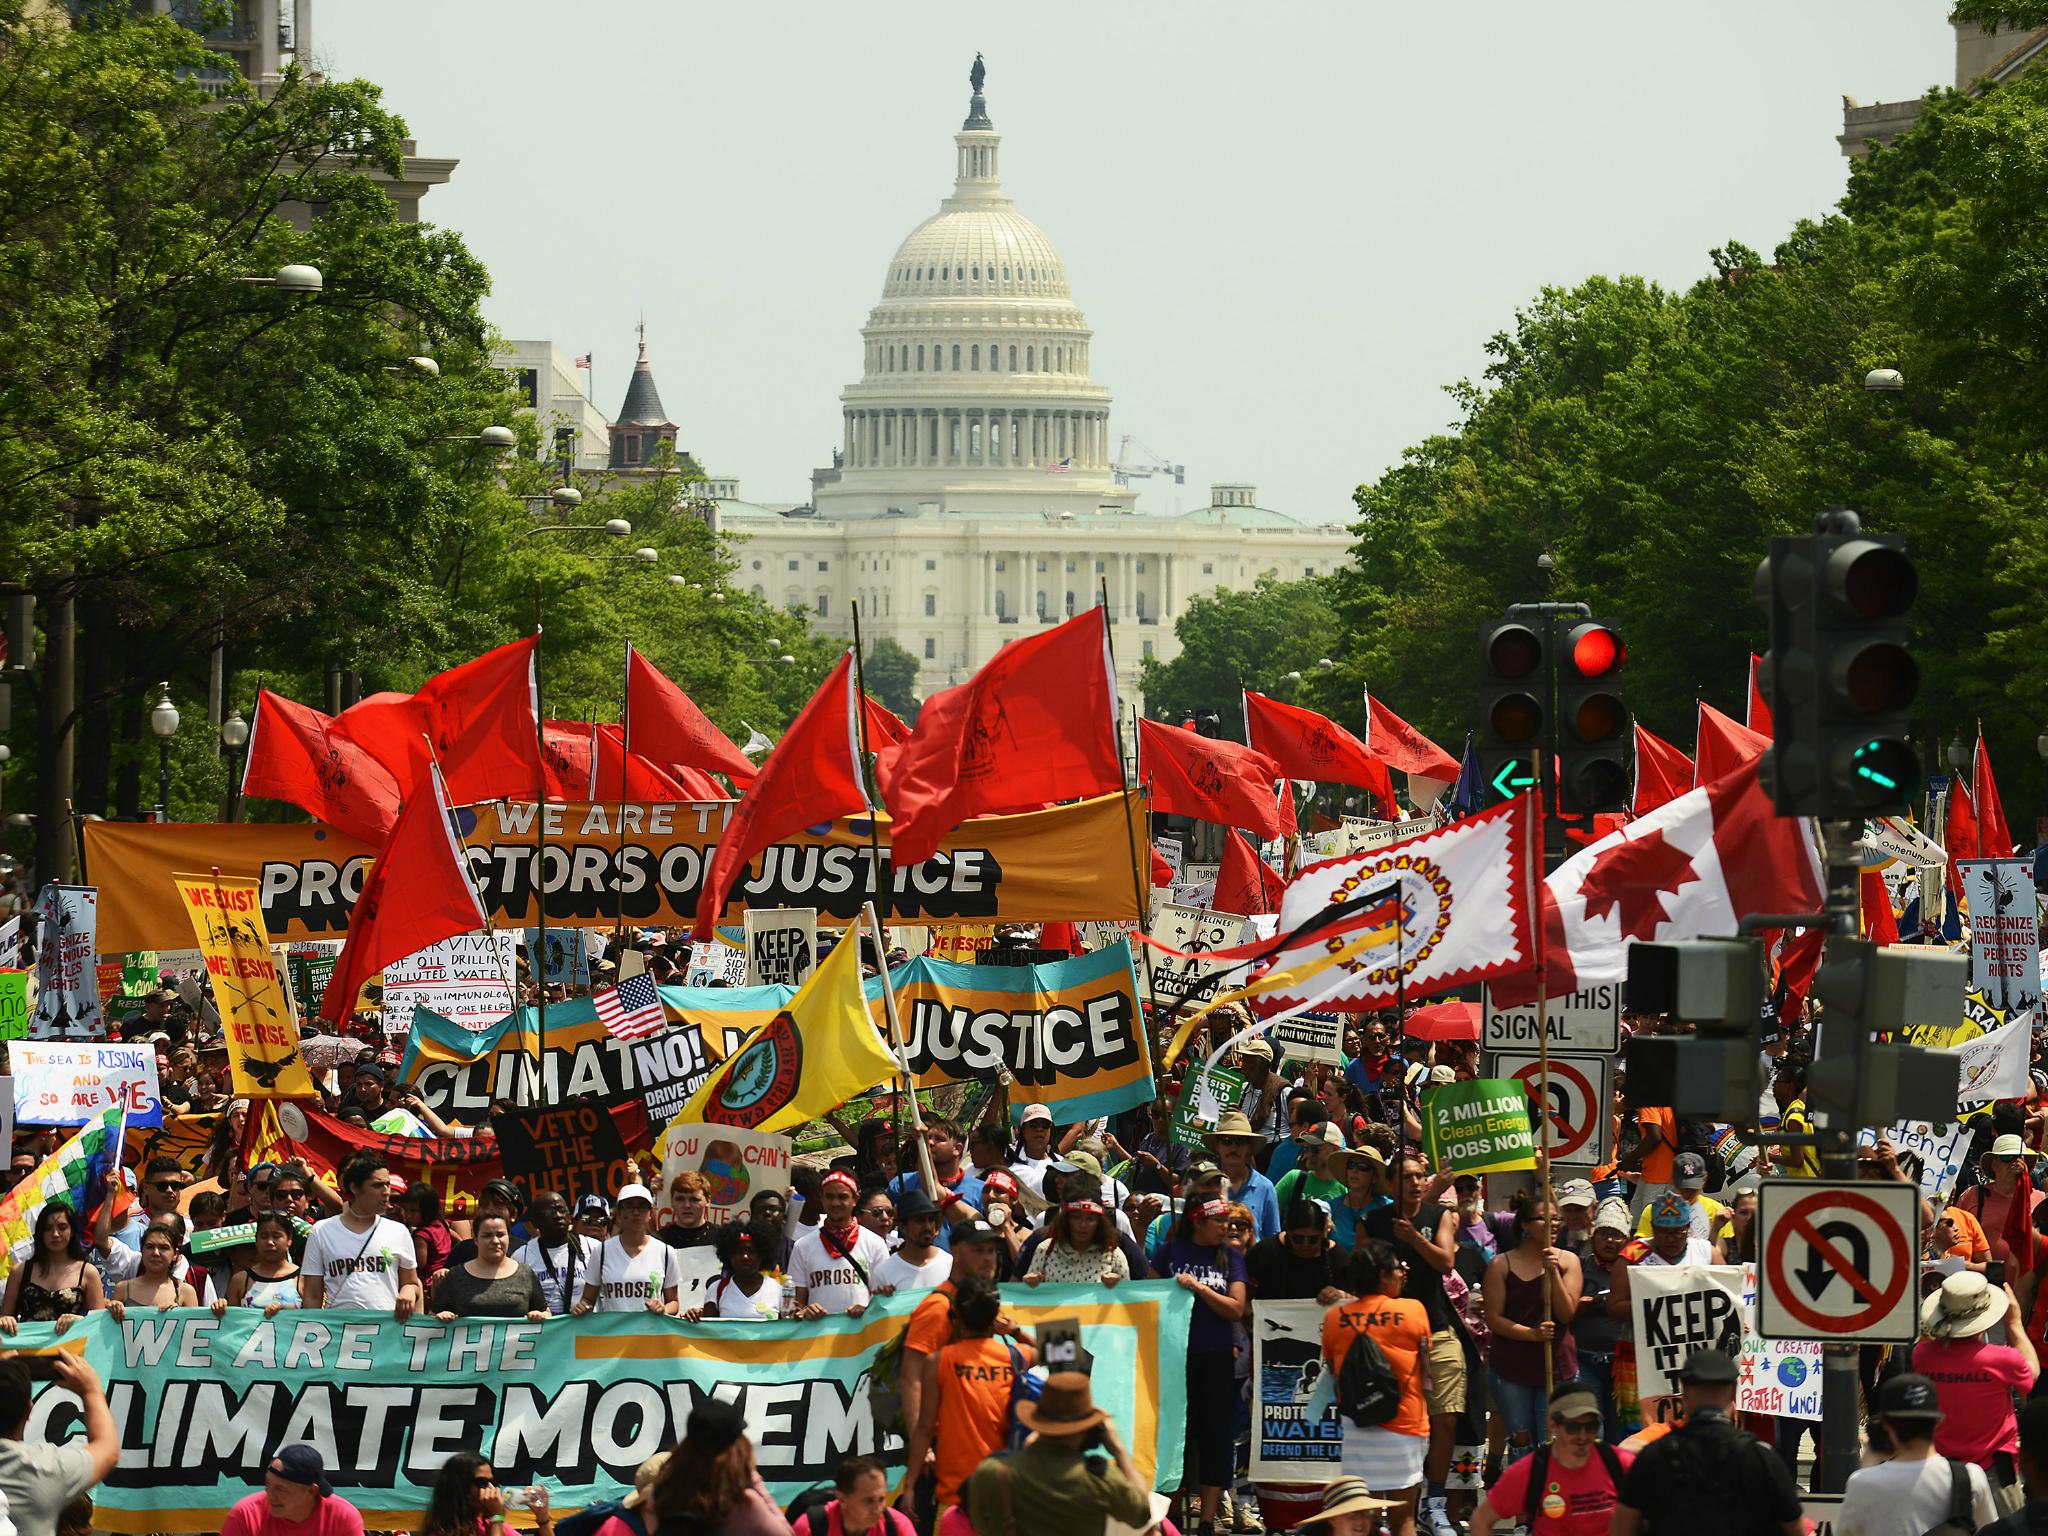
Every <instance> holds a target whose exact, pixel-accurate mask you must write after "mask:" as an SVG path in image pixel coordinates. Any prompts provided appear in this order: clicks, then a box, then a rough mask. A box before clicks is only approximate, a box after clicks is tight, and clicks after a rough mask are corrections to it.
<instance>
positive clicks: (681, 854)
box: [84, 795, 1145, 954]
mask: <svg viewBox="0 0 2048 1536" xmlns="http://www.w3.org/2000/svg"><path fill="white" fill-rule="evenodd" d="M732 804H733V802H731V801H714V802H711V803H709V804H702V805H636V804H630V803H629V804H627V805H626V806H624V807H623V808H622V807H620V806H618V805H611V804H597V805H550V806H548V807H547V808H546V817H545V820H544V822H543V823H542V827H541V832H542V840H543V841H544V842H545V844H546V846H547V891H548V896H547V905H548V924H549V926H550V927H554V926H558V925H567V926H571V927H586V928H609V927H611V926H612V924H613V922H614V920H615V918H616V917H617V916H618V915H619V914H620V912H621V910H622V909H623V914H624V917H625V920H626V921H627V922H628V923H634V924H640V925H653V926H657V927H682V926H685V925H687V924H689V923H690V922H692V921H693V920H694V919H695V916H696V912H697V891H698V887H699V886H700V884H701V883H702V881H703V878H704V866H705V865H706V863H708V862H709V860H710V856H711V852H712V850H713V849H714V848H716V847H717V846H718V839H719V835H720V833H721V832H722V831H723V830H724V826H725V818H726V817H727V816H729V815H730V814H731V811H732ZM456 814H457V817H458V819H459V820H460V823H461V825H462V826H463V828H464V842H465V844H466V846H467V850H468V858H469V864H470V869H471V872H472V873H473V874H474V875H475V876H476V878H477V881H478V883H479V885H480V886H481V887H482V891H483V898H484V907H485V910H486V911H487V912H489V913H490V915H491V917H492V918H493V919H494V920H495V921H499V922H503V923H505V924H507V925H508V926H514V927H521V928H529V927H532V926H533V925H534V923H535V922H536V921H538V914H537V912H536V910H535V902H534V899H533V867H534V837H535V821H536V819H537V818H536V815H535V808H534V807H533V806H532V805H530V804H523V803H505V804H499V805H482V806H472V807H469V808H467V809H465V810H462V811H459V812H457V813H456ZM622 823H623V826H624V832H623V834H622V833H621V831H620V826H621V824H622ZM1127 824H1128V825H1127ZM880 830H881V840H882V847H883V852H884V857H885V858H886V857H887V850H888V843H889V833H888V821H887V820H886V819H883V820H882V822H881V826H880ZM84 837H85V863H86V870H87V872H88V874H89V875H90V876H91V878H92V881H93V883H94V884H96V885H97V886H98V887H99V890H100V900H99V946H100V949H101V950H102V951H103V952H105V953H109V954H111V953H113V952H115V951H117V950H129V949H182V948H184V947H185V933H186V920H185V914H184V911H183V909H182V907H181V905H180V904H179V902H178V901H177V899H176V897H175V896H174V895H172V894H171V880H172V878H173V877H174V874H175V872H176V871H178V870H181V869H192V868H195V867H197V868H206V867H208V866H218V867H219V869H220V871H221V873H222V874H223V875H232V876H235V877H237V878H241V879H248V880H254V881H256V882H258V884H259V887H260V889H261V892H262V898H263V916H264V921H265V923H266V924H267V925H268V928H269V931H270V934H271V936H272V937H273V938H274V939H275V940H276V941H277V942H278V943H281V944H282V943H288V942H294V941H297V940H300V939H338V938H340V937H342V935H344V934H345V933H347V931H348V919H349V913H350V912H351V911H353V910H354V907H355V902H356V898H357V896H359V895H360V894H362V888H363V879H364V877H365V876H366V875H367V874H368V872H369V865H370V861H371V860H372V859H373V858H375V856H376V852H377V850H376V849H374V848H371V847H368V846H367V845H365V844H363V843H359V842H357V841H355V839H353V838H351V837H347V836H344V835H343V834H342V833H340V832H337V831H335V830H334V829H333V828H331V827H325V826H321V825H319V824H317V823H314V824H306V823H300V824H297V825H277V824H270V825H264V824H256V825H232V826H208V825H203V824H200V825H195V824H193V823H190V822H162V823H158V822H131V821H88V822H86V823H85V825H84ZM1133 838H1135V839H1136V842H1137V846H1138V847H1139V848H1140V849H1142V848H1143V847H1144V845H1145V842H1144V840H1145V826H1144V803H1143V801H1142V800H1140V799H1139V798H1138V797H1137V796H1136V795H1133V796H1132V797H1131V799H1130V801H1129V805H1128V809H1127V808H1126V805H1125V801H1124V799H1123V797H1122V796H1120V795H1105V796H1103V797H1101V798H1100V799H1095V800H1083V801H1081V802H1079V803H1077V804H1074V805H1062V806H1056V807H1054V808H1053V809H1051V810H1046V811H1027V812H1025V813H1024V814H1022V815H1019V816H982V817H977V818H976V819H975V820H973V821H970V822H968V823H966V824H965V825H964V826H962V827H960V828H959V829H958V830H957V831H955V832H954V833H953V835H952V836H950V837H948V838H946V839H945V841H944V842H942V843H941V844H940V845H939V851H938V852H937V853H936V854H934V855H933V856H932V857H931V858H930V859H928V860H926V861H925V862H924V863H922V864H916V865H912V866H911V867H909V868H907V869H892V870H891V871H890V872H889V876H888V878H887V879H885V880H884V882H883V885H884V889H885V892H886V896H887V901H886V904H885V903H884V902H880V901H878V902H876V906H877V907H878V908H880V909H881V910H882V918H883V921H884V922H890V923H897V922H901V923H912V924H938V923H994V922H1020V923H1021V922H1045V921H1055V920H1061V919H1065V920H1071V921H1074V922H1083V921H1089V920H1104V921H1107V920H1110V919H1116V918H1125V919H1134V918H1137V917H1139V916H1140V915H1141V914H1140V911H1139V907H1138V891H1137V888H1136V886H1135V884H1134V882H1133V878H1132V873H1131V854H1130V850H1131V846H1132V840H1133ZM872 859H873V855H872V852H871V850H870V847H869V842H868V823H867V821H866V819H865V818H851V819H846V820H841V821H835V822H833V823H832V824H831V825H830V826H828V827H826V828H825V829H824V830H823V831H822V832H809V831H806V832H799V833H797V834H796V835H795V836H793V837H789V838H785V839H783V840H782V841H781V842H778V843H775V844H773V845H771V846H770V847H769V848H768V849H767V850H766V851H765V852H764V853H762V854H761V855H759V856H758V857H756V858H755V859H754V860H753V862H752V863H751V864H750V865H749V866H748V868H747V872H746V874H745V875H744V876H743V877H742V878H741V879H740V881H739V882H738V883H737V884H736V885H735V886H734V888H733V892H732V898H731V900H730V901H728V902H727V904H726V909H725V912H724V914H723V917H722V918H721V921H723V922H725V923H728V924H731V925H735V926H737V925H738V924H739V923H740V922H741V921H742V920H743V918H742V914H743V913H744V912H745V911H746V910H747V908H749V907H757V908H769V907H816V908H817V909H818V916H819V919H820V920H821V921H822V922H824V923H826V924H828V925H831V926H834V927H837V926H838V925H840V924H843V923H846V922H849V921H851V920H852V919H853V917H854V916H855V915H856V914H857V913H858V912H859V911H860V907H861V903H862V902H863V901H865V900H866V899H867V894H868V888H869V884H870V879H869V866H870V864H871V862H872ZM615 883H616V885H617V887H618V889H615V888H614V886H615Z"/></svg>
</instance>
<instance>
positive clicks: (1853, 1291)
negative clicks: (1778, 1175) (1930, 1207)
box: [1756, 1179, 1920, 1344]
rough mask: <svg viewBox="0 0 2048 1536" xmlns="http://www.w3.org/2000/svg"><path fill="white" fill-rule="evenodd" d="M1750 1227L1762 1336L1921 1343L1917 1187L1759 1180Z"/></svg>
mask: <svg viewBox="0 0 2048 1536" xmlns="http://www.w3.org/2000/svg"><path fill="white" fill-rule="evenodd" d="M1756 1219H1757V1228H1758V1231H1759V1233H1760V1236H1759V1237H1758V1239H1757V1242H1758V1249H1757V1251H1758V1252H1759V1253H1760V1254H1762V1256H1763V1261H1762V1263H1761V1264H1760V1265H1759V1266H1758V1272H1757V1332H1758V1333H1759V1334H1761V1335H1762V1336H1763V1337H1764V1338H1767V1339H1822V1340H1827V1341H1831V1342H1848V1341H1852V1340H1861V1341H1864V1342H1867V1343H1873V1344H1881V1343H1894V1344H1908V1343H1911V1342H1912V1341H1913V1340H1914V1339H1915V1338H1917V1337H1918V1336H1919V1323H1920V1290H1919V1286H1918V1285H1917V1284H1916V1281H1917V1278H1918V1276H1919V1272H1920V1265H1919V1262H1918V1259H1917V1257H1916V1256H1917V1255H1918V1253H1919V1251H1920V1190H1919V1186H1917V1185H1914V1184H1894V1183H1861V1182H1841V1183H1822V1182H1819V1181H1816V1180H1813V1179H1766V1180H1765V1181H1764V1182H1763V1184H1762V1185H1760V1186H1759V1188H1758V1190H1757V1216H1756Z"/></svg>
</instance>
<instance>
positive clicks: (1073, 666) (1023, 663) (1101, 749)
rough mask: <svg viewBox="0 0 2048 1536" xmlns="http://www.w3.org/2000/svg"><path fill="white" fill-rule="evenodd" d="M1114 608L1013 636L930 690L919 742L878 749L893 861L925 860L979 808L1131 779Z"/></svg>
mask: <svg viewBox="0 0 2048 1536" xmlns="http://www.w3.org/2000/svg"><path fill="white" fill-rule="evenodd" d="M1106 612H1107V610H1105V609H1101V608H1091V609H1089V610H1088V611H1087V612H1086V613H1084V614H1081V615H1080V616H1078V617H1076V618H1072V619H1069V620H1067V621H1066V622H1065V623H1064V624H1061V625H1059V626H1057V627H1056V628H1053V629H1049V630H1047V631H1045V633H1043V634H1039V635H1032V636H1031V637H1029V638H1028V639H1024V640H1013V641H1011V642H1010V643H1009V644H1008V645H1006V646H1004V647H1003V648H1002V649H1001V650H999V651H997V652H996V653H995V655H994V656H993V657H991V658H990V659H989V661H988V663H987V665H985V666H984V667H982V669H981V670H980V671H978V672H976V673H975V674H974V676H972V677H970V678H969V679H968V680H967V681H966V682H964V683H962V684H960V685H959V686H958V687H956V688H947V689H943V690H942V691H940V692H938V693H935V694H933V695H932V696H931V697H930V698H929V699H926V700H925V702H924V708H923V709H921V710H919V711H918V716H917V725H916V726H915V727H914V728H913V729H912V730H911V732H910V738H909V740H907V741H905V742H902V743H901V744H900V745H897V746H893V747H884V748H880V749H878V752H877V755H876V762H875V779H876V783H877V784H878V786H879V787H880V789H881V791H882V800H883V802H884V803H885V804H886V805H887V806H888V807H889V848H890V860H891V862H892V863H895V864H897V865H899V866H902V865H910V864H921V863H923V862H924V861H925V860H926V859H928V858H930V857H931V856H932V855H933V854H934V853H936V852H937V851H938V847H939V841H940V839H942V838H943V837H945V835H946V834H947V833H948V832H950V831H952V830H953V829H954V828H955V827H957V826H959V825H960V823H961V822H963V821H966V820H967V819H968V818H969V817H973V816H993V815H998V814H1000V813H1002V812H1005V811H1030V810H1036V809H1038V807H1040V806H1042V805H1045V804H1047V803H1048V802H1050V801H1054V800H1081V799H1087V798H1089V797H1091V796H1094V795H1108V794H1115V793H1117V792H1118V791H1120V790H1121V789H1122V788H1123V787H1124V780H1123V770H1122V767H1121V765H1120V764H1119V763H1118V761H1117V738H1116V673H1115V670H1114V669H1113V668H1112V667H1111V665H1110V660H1109V631H1108V625H1107V623H1106V618H1105V615H1106Z"/></svg>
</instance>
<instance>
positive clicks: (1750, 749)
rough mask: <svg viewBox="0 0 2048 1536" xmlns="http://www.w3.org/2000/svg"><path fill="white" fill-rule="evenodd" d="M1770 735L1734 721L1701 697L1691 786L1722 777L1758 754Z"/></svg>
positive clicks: (1762, 749)
mask: <svg viewBox="0 0 2048 1536" xmlns="http://www.w3.org/2000/svg"><path fill="white" fill-rule="evenodd" d="M1770 744H1771V738H1770V737H1768V736H1766V735H1764V734H1763V733H1761V732H1760V731H1752V730H1751V729H1750V728H1749V727H1748V726H1746V725H1741V724H1738V723H1737V722H1736V721H1734V720H1731V719H1729V717H1728V716H1726V715H1724V714H1722V713H1721V711H1720V710H1718V709H1716V708H1714V706H1713V705H1711V704H1709V703H1707V702H1706V700H1704V699H1702V700H1701V701H1700V729H1699V742H1698V745H1697V746H1695V747H1694V749H1693V753H1694V758H1695V763H1694V770H1693V773H1694V777H1693V786H1694V787H1695V788H1698V787H1699V786H1701V785H1705V784H1711V783H1713V782H1714V780H1716V779H1725V778H1726V777H1727V776H1728V775H1729V774H1731V773H1733V772H1734V771H1735V770H1736V769H1738V768H1740V767H1741V766H1742V765H1743V764H1745V763H1748V762H1753V761H1755V760H1756V759H1757V758H1759V757H1762V756H1763V753H1764V748H1765V747H1768V746H1769V745H1770Z"/></svg>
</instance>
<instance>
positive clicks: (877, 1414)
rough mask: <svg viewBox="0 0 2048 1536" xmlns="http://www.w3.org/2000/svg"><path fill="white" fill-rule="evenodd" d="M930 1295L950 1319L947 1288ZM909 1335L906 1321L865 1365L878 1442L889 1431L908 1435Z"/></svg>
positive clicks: (870, 1407)
mask: <svg viewBox="0 0 2048 1536" xmlns="http://www.w3.org/2000/svg"><path fill="white" fill-rule="evenodd" d="M933 1294H934V1295H936V1296H938V1297H940V1298H941V1300H942V1303H943V1305H944V1306H945V1308H946V1312H947V1315H948V1317H949V1318H950V1316H951V1315H952V1311H953V1298H952V1295H951V1294H950V1293H949V1292H946V1291H935V1292H933ZM909 1337H910V1325H909V1324H908V1323H905V1324H904V1325H903V1328H902V1330H901V1331H900V1332H898V1333H897V1334H896V1335H895V1336H894V1337H892V1338H890V1339H889V1340H888V1341H887V1342H885V1343H884V1344H883V1345H882V1347H881V1348H880V1349H878V1350H876V1351H875V1363H874V1364H873V1365H871V1366H869V1367H868V1412H869V1413H870V1414H871V1415H872V1416H873V1417H874V1421H875V1435H876V1440H877V1443H886V1442H887V1440H888V1437H889V1436H890V1435H892V1434H893V1435H897V1436H900V1437H902V1438H904V1439H908V1438H909V1435H910V1430H911V1426H910V1425H908V1424H906V1423H904V1421H903V1355H904V1349H903V1344H904V1341H905V1340H906V1339H908V1338H909Z"/></svg>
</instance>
